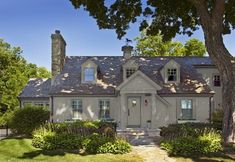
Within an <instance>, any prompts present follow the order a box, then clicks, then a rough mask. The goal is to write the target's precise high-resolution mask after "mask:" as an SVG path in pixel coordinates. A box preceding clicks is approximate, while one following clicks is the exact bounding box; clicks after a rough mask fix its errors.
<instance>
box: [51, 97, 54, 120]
mask: <svg viewBox="0 0 235 162" xmlns="http://www.w3.org/2000/svg"><path fill="white" fill-rule="evenodd" d="M53 112H54V101H53V96H51V122H52V123H53V122H54V121H53Z"/></svg>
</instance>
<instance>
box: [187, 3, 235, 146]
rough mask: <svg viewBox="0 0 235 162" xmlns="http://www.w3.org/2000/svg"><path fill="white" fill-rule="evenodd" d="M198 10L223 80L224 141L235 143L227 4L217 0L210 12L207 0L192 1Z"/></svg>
mask: <svg viewBox="0 0 235 162" xmlns="http://www.w3.org/2000/svg"><path fill="white" fill-rule="evenodd" d="M191 2H192V3H193V4H194V6H195V7H196V9H197V13H198V15H199V17H200V22H201V25H202V29H203V32H204V37H205V42H206V47H207V51H208V54H209V56H210V57H211V59H212V60H213V62H214V63H215V65H216V66H217V68H218V70H219V73H220V76H221V79H222V86H223V87H222V107H223V110H224V118H223V130H222V135H223V141H224V142H225V143H230V142H234V140H235V139H234V138H235V132H234V131H235V126H234V121H235V59H234V57H233V56H232V55H231V54H230V53H229V51H228V50H227V49H226V47H225V46H224V43H223V36H222V31H223V15H224V9H225V8H224V5H225V2H224V1H222V0H216V2H215V5H214V8H213V10H212V11H208V8H207V6H206V2H205V0H191Z"/></svg>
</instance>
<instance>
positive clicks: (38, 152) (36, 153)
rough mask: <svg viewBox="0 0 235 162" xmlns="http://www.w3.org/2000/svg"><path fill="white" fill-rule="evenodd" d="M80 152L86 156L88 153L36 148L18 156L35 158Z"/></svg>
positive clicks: (77, 152)
mask: <svg viewBox="0 0 235 162" xmlns="http://www.w3.org/2000/svg"><path fill="white" fill-rule="evenodd" d="M68 153H69V154H78V155H81V156H85V155H86V154H83V153H80V152H79V151H78V150H73V151H69V150H36V151H31V152H26V153H24V154H23V156H21V157H18V158H19V159H33V158H35V157H37V156H40V155H44V156H65V154H68Z"/></svg>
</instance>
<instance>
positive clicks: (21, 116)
mask: <svg viewBox="0 0 235 162" xmlns="http://www.w3.org/2000/svg"><path fill="white" fill-rule="evenodd" d="M49 117H50V112H49V110H46V109H45V108H41V107H34V106H29V107H25V108H23V109H17V110H15V111H14V112H13V115H12V117H11V119H10V121H9V127H10V128H11V129H12V131H13V132H14V133H16V134H20V135H31V134H32V132H33V130H34V129H36V128H38V127H39V126H40V125H41V124H42V123H45V122H46V121H47V120H49Z"/></svg>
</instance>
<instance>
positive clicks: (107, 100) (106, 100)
mask: <svg viewBox="0 0 235 162" xmlns="http://www.w3.org/2000/svg"><path fill="white" fill-rule="evenodd" d="M101 101H104V102H109V108H108V109H109V118H111V116H110V115H111V114H110V111H111V101H110V100H109V99H99V100H98V107H99V119H101V120H102V119H109V118H101V112H100V111H101V107H100V102H101ZM103 110H105V109H103Z"/></svg>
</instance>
